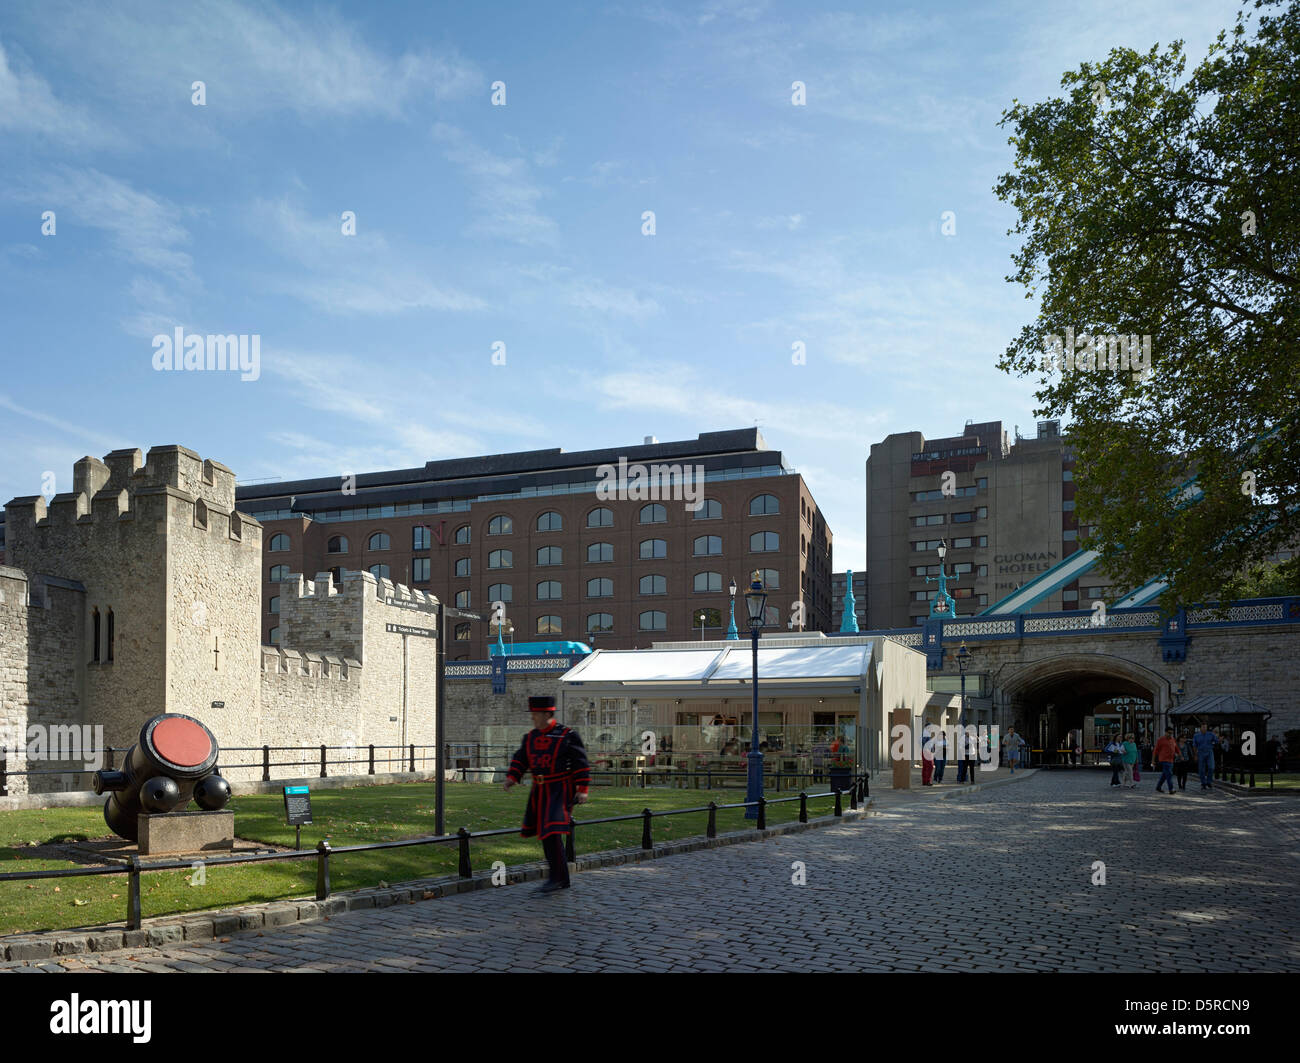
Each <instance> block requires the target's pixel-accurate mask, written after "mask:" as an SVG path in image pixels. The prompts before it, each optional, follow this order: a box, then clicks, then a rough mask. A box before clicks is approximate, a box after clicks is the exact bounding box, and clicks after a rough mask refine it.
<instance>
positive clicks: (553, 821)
mask: <svg viewBox="0 0 1300 1063" xmlns="http://www.w3.org/2000/svg"><path fill="white" fill-rule="evenodd" d="M528 711H529V713H530V714H531V716H532V718H533V729H532V730H531V731H529V732H528V733H527V734H526V735H524V739H523V742H522V743H520V746H519V749H518V750H516V752H515V755H514V756H513V757H511V758H510V769H509V771H507V772H506V781H505V787H504V788H505V789H506V790H509V789H510V787H512V786H514V785H515V784H516V783H518V782H519V780H520V779H522V778H523V774H524V772H526V771H531V772H532V773H533V788H532V790H531V791H530V792H529V794H528V806H527V807H526V808H525V810H524V825H523V829H522V830H521V831H520V834H521V835H522V836H523V837H525V838H532V837H535V836H536V837H540V838H541V840H542V852H543V853H545V854H546V862H547V863H548V864H549V865H550V868H551V877H550V878H549V879H548V880H547V882H546V884H545V885H544V886H542V888H541V889H539V890H538V891H537V892H538V893H554V892H555V891H556V890H567V889H568V888H569V863H568V861H567V860H566V859H565V858H564V840H565V837H566V836H567V835H568V834H569V832H570V831H572V830H573V817H572V816H571V815H570V810H571V809H572V808H573V806H574V803H575V802H576V803H577V804H580V805H581V804H585V803H586V801H587V788H588V787H589V786H590V785H591V768H590V765H589V764H588V762H587V750H586V748H585V747H584V746H583V744H582V739H581V738H579V737H578V732H577V731H574V730H572V729H571V728H568V727H565V726H564V725H563V724H561V723H557V722H556V720H555V699H554V698H552V697H531V698H529V699H528Z"/></svg>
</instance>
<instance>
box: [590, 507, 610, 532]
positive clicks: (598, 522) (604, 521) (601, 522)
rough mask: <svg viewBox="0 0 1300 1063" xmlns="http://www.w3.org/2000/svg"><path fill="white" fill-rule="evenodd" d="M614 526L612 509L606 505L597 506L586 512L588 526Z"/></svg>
mask: <svg viewBox="0 0 1300 1063" xmlns="http://www.w3.org/2000/svg"><path fill="white" fill-rule="evenodd" d="M613 526H614V511H613V510H612V509H609V508H608V507H606V506H597V507H596V508H595V509H593V510H592V511H591V512H590V513H588V514H587V527H588V528H612V527H613Z"/></svg>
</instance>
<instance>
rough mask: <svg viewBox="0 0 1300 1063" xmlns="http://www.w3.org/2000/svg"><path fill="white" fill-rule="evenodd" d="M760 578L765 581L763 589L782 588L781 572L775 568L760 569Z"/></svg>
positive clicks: (773, 589)
mask: <svg viewBox="0 0 1300 1063" xmlns="http://www.w3.org/2000/svg"><path fill="white" fill-rule="evenodd" d="M758 578H759V579H761V580H762V581H763V589H764V590H769V591H775V590H780V589H781V573H779V572H778V571H777V570H776V569H774V568H760V569H758Z"/></svg>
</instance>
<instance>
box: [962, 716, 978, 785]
mask: <svg viewBox="0 0 1300 1063" xmlns="http://www.w3.org/2000/svg"><path fill="white" fill-rule="evenodd" d="M978 730H979V728H978V727H968V728H966V729H965V733H964V734H963V735H962V738H961V741H962V744H963V748H962V754H963V756H962V762H961V766H962V768H963V769H965V773H966V781H967V782H974V781H975V764H976V762H978V760H979V756H980V740H979V736H978V733H977V732H978ZM958 781H960V780H958Z"/></svg>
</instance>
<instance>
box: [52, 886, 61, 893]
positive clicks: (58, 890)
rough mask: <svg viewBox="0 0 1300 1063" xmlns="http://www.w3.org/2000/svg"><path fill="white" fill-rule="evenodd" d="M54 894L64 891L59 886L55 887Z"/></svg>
mask: <svg viewBox="0 0 1300 1063" xmlns="http://www.w3.org/2000/svg"><path fill="white" fill-rule="evenodd" d="M54 892H55V893H62V892H63V890H61V889H60V888H59V887H58V886H55V887H54Z"/></svg>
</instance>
